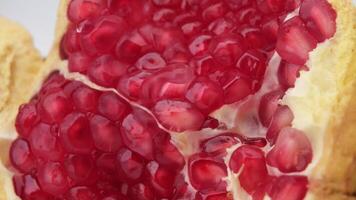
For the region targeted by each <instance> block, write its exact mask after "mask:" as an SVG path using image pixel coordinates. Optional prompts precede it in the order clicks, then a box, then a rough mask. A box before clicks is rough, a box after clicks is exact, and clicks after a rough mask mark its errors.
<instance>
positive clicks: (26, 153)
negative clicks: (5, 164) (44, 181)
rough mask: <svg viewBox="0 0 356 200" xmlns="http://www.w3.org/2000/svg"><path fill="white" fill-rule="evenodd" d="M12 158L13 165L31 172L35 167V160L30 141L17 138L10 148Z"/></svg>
mask: <svg viewBox="0 0 356 200" xmlns="http://www.w3.org/2000/svg"><path fill="white" fill-rule="evenodd" d="M10 159H11V163H12V165H14V166H15V167H16V169H18V170H20V171H22V172H25V173H26V172H30V171H31V170H32V169H34V168H35V160H34V156H33V155H32V152H31V149H30V146H29V144H28V142H27V141H26V140H24V139H17V140H15V141H14V142H13V143H12V146H11V148H10Z"/></svg>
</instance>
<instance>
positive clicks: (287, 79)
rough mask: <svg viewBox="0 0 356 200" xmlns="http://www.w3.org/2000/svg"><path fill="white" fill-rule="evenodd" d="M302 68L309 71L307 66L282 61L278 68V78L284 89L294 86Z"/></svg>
mask: <svg viewBox="0 0 356 200" xmlns="http://www.w3.org/2000/svg"><path fill="white" fill-rule="evenodd" d="M302 70H305V71H307V70H308V68H307V67H306V66H300V65H295V64H290V63H287V62H285V61H282V62H281V64H280V65H279V69H278V80H279V83H280V84H281V86H282V87H283V88H284V89H289V88H292V87H294V84H295V82H296V80H297V78H298V77H299V76H300V72H301V71H302Z"/></svg>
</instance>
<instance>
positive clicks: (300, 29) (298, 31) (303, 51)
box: [276, 16, 317, 65]
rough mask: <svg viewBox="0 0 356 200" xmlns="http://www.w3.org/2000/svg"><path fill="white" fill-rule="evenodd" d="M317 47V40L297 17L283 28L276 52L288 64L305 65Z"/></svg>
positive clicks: (287, 22)
mask: <svg viewBox="0 0 356 200" xmlns="http://www.w3.org/2000/svg"><path fill="white" fill-rule="evenodd" d="M316 45H317V41H316V39H315V38H314V37H313V36H312V35H311V34H310V33H309V32H308V31H307V29H306V27H305V25H304V23H303V21H302V20H301V19H300V18H299V17H297V16H296V17H293V18H291V19H289V20H288V21H286V22H285V23H284V24H283V25H282V26H281V28H280V31H279V36H278V41H277V47H276V51H277V52H278V54H279V55H280V56H281V57H282V59H284V60H286V61H287V62H289V63H292V64H297V65H304V64H305V63H306V61H307V60H308V58H309V53H310V52H311V51H312V50H313V49H314V48H316Z"/></svg>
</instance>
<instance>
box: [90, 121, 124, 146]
mask: <svg viewBox="0 0 356 200" xmlns="http://www.w3.org/2000/svg"><path fill="white" fill-rule="evenodd" d="M90 132H91V134H92V137H93V140H94V145H95V147H96V148H98V149H99V150H102V151H105V152H114V151H117V150H118V149H119V148H120V147H121V145H122V143H121V136H120V129H119V128H118V127H116V126H115V125H114V124H113V123H112V122H110V121H109V120H108V119H106V118H104V117H102V116H100V115H95V116H94V117H93V118H92V119H91V120H90Z"/></svg>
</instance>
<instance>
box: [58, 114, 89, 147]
mask: <svg viewBox="0 0 356 200" xmlns="http://www.w3.org/2000/svg"><path fill="white" fill-rule="evenodd" d="M59 137H60V139H61V142H62V144H63V147H64V148H65V149H66V150H67V151H69V152H72V153H90V152H91V151H92V150H93V148H94V143H93V139H92V136H91V134H90V131H89V121H88V119H87V118H86V116H85V115H84V114H81V113H75V112H74V113H71V114H69V115H67V117H66V118H64V120H63V121H62V123H61V125H60V132H59Z"/></svg>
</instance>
